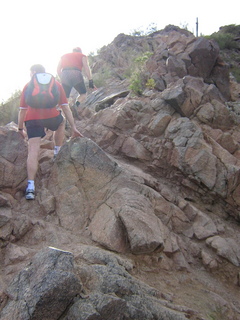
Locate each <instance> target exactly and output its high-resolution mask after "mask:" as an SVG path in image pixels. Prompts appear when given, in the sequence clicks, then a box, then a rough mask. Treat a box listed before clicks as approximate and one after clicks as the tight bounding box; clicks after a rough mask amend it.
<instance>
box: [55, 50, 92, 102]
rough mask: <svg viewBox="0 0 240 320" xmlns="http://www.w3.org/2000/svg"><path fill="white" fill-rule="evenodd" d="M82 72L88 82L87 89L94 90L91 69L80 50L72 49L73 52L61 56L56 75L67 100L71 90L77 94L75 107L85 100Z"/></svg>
mask: <svg viewBox="0 0 240 320" xmlns="http://www.w3.org/2000/svg"><path fill="white" fill-rule="evenodd" d="M82 71H84V73H85V75H86V76H87V78H88V80H89V88H91V89H94V88H95V86H94V84H93V80H92V73H91V69H90V67H89V64H88V58H87V56H85V55H84V54H83V53H82V50H81V48H79V47H77V48H74V49H73V52H71V53H67V54H65V55H63V56H62V57H61V59H60V62H59V64H58V68H57V73H58V75H59V77H60V79H61V83H62V86H63V88H64V91H65V93H66V96H67V98H69V96H70V93H71V90H72V88H75V90H76V91H77V92H78V93H79V96H78V97H77V100H76V106H77V107H79V105H80V103H81V102H83V101H84V100H85V99H86V92H87V90H86V86H85V83H84V79H83V75H82Z"/></svg>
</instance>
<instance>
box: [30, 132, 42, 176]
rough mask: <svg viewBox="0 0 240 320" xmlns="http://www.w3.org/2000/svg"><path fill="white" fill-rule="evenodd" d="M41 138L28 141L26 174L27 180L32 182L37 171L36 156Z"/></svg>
mask: <svg viewBox="0 0 240 320" xmlns="http://www.w3.org/2000/svg"><path fill="white" fill-rule="evenodd" d="M40 142H41V138H40V137H36V138H31V139H29V141H28V158H27V174H28V180H34V179H35V176H36V174H37V170H38V154H39V149H40Z"/></svg>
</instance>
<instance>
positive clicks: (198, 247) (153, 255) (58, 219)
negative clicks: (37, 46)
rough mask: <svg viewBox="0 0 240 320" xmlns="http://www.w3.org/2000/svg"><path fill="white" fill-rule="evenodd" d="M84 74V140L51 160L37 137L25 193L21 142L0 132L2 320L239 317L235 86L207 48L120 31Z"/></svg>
mask: <svg viewBox="0 0 240 320" xmlns="http://www.w3.org/2000/svg"><path fill="white" fill-rule="evenodd" d="M146 52H150V53H151V55H148V59H147V60H146V62H145V63H144V64H141V66H140V67H139V65H137V66H136V65H133V61H136V60H135V58H138V59H139V57H143V55H145V53H146ZM138 61H139V60H138ZM93 72H94V77H95V78H96V79H103V76H104V75H105V74H106V72H107V73H108V77H107V78H106V81H105V85H104V86H102V87H100V88H99V89H97V90H96V91H94V92H91V93H89V95H88V98H87V101H86V103H85V104H84V105H82V106H81V108H80V109H78V110H75V109H73V110H74V112H75V116H76V123H77V126H78V128H79V129H80V130H81V132H82V133H83V134H84V136H85V137H84V138H82V139H80V138H79V139H74V140H71V141H66V143H65V145H64V146H63V147H62V149H61V151H60V153H59V156H58V157H57V159H56V161H55V162H52V160H51V159H52V154H53V152H52V134H51V132H48V133H47V136H46V137H45V139H44V140H43V142H42V148H41V154H40V165H39V172H38V177H37V181H36V184H37V197H36V200H35V201H34V202H27V201H26V200H25V199H24V197H23V193H24V190H25V185H26V156H27V142H26V141H23V140H22V139H21V137H20V136H19V135H18V133H17V132H16V125H15V124H14V123H11V124H9V125H6V126H3V127H1V128H0V173H1V181H0V188H1V189H0V239H1V242H0V243H1V259H0V264H1V277H0V297H1V312H0V319H1V320H9V319H11V320H20V319H22V320H27V319H34V320H37V319H41V320H43V319H46V320H54V319H59V320H83V319H89V320H90V319H91V320H95V319H111V320H113V319H116V320H117V319H144V320H147V319H164V320H168V319H174V320H178V319H179V320H183V319H192V320H193V319H202V320H203V319H204V320H212V319H218V320H220V319H224V320H225V319H229V320H235V319H236V320H238V319H240V303H239V301H240V293H239V285H240V280H239V266H240V249H239V248H240V246H239V245H240V236H239V221H240V216H239V207H240V195H239V194H240V175H239V173H240V151H239V142H240V131H239V108H240V101H239V93H240V87H239V84H238V83H236V82H235V81H234V80H233V79H232V78H231V77H229V72H228V68H227V65H226V64H225V63H224V61H223V60H222V59H221V57H220V54H219V48H218V46H217V45H216V43H214V42H212V41H210V40H207V39H204V38H195V37H194V36H193V35H192V34H191V33H189V32H187V31H186V30H180V29H179V28H176V27H168V28H166V29H164V30H162V31H159V32H156V33H154V34H152V35H149V36H145V37H132V36H126V35H123V34H121V35H119V36H118V37H116V39H114V41H113V42H112V43H111V44H110V45H109V46H107V47H104V48H102V50H101V51H100V52H99V55H98V56H97V57H96V58H95V62H94V65H93ZM134 72H135V73H136V72H137V76H138V78H137V79H138V80H140V84H141V87H140V88H141V92H142V94H141V95H140V96H134V95H133V94H132V93H131V92H130V91H129V84H131V81H132V80H129V79H128V78H126V73H130V74H133V73H134ZM135 79H136V78H135ZM149 79H153V80H154V82H151V83H154V85H153V86H152V87H151V88H147V87H146V86H145V84H146V82H147V81H148V80H149ZM73 98H74V93H73ZM68 136H69V132H68V128H67V129H66V139H68Z"/></svg>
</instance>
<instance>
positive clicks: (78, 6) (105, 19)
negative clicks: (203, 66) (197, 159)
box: [0, 0, 240, 103]
mask: <svg viewBox="0 0 240 320" xmlns="http://www.w3.org/2000/svg"><path fill="white" fill-rule="evenodd" d="M0 12H1V19H0V42H1V47H0V72H1V73H0V103H2V102H4V101H6V100H7V99H9V98H10V97H11V96H12V94H13V93H15V92H16V91H17V90H22V89H23V86H24V85H25V83H27V82H28V81H29V80H30V78H29V77H30V75H29V74H30V71H29V69H30V67H31V66H32V65H33V64H36V63H40V64H42V65H44V66H45V68H46V71H47V72H50V73H52V74H53V75H56V69H57V64H58V62H59V59H60V57H61V56H62V55H63V54H65V53H68V52H71V51H72V49H73V48H74V47H77V46H79V47H81V48H82V51H83V53H84V54H86V55H89V54H90V53H97V50H99V49H101V48H102V47H103V46H105V45H108V44H110V43H111V42H112V41H113V40H114V38H115V37H117V36H118V34H120V33H125V34H132V33H133V32H134V31H137V30H140V31H145V30H147V28H148V27H149V26H150V25H154V26H155V27H156V28H157V30H162V29H164V28H165V26H167V25H169V24H172V25H175V26H179V27H181V28H187V29H188V30H189V31H190V32H192V33H193V34H194V35H196V20H197V18H198V35H210V34H212V33H214V32H217V31H218V30H219V28H220V27H221V26H225V25H229V24H236V25H239V24H240V15H239V12H240V1H239V0H228V1H227V2H224V4H223V3H222V4H221V3H220V1H216V0H212V1H209V0H208V1H207V0H202V1H195V2H194V1H193V0H191V1H190V0H181V1H179V0H178V1H176V0H171V1H161V0H148V1H140V0H121V1H112V0H111V1H110V0H101V1H99V0H91V1H87V0H85V1H83V0H67V1H61V0H41V1H39V0H7V1H1V2H0Z"/></svg>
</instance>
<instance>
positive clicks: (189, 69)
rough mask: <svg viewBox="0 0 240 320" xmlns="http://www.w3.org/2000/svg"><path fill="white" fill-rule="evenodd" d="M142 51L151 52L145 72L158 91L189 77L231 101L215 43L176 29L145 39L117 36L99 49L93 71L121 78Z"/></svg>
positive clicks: (160, 32) (222, 64) (163, 31)
mask: <svg viewBox="0 0 240 320" xmlns="http://www.w3.org/2000/svg"><path fill="white" fill-rule="evenodd" d="M145 52H150V53H152V56H151V57H150V58H149V59H148V61H147V73H148V78H152V79H154V80H155V82H156V85H155V88H156V89H158V90H159V91H163V90H164V89H166V88H167V87H168V86H169V85H170V84H171V83H172V82H176V81H177V80H178V79H182V78H184V77H185V76H188V75H189V76H193V77H200V78H202V79H203V80H204V81H206V82H208V83H213V84H215V85H216V86H217V88H218V90H219V91H220V93H221V95H223V97H224V99H226V100H230V98H231V93H230V85H229V73H228V70H227V66H226V65H225V64H224V63H223V62H222V60H221V58H220V57H219V47H218V45H217V43H216V42H214V41H211V40H207V39H206V38H203V37H200V38H197V39H196V38H195V37H194V35H193V34H192V33H190V32H188V31H186V30H180V29H179V28H176V27H173V28H166V29H165V30H162V31H158V32H155V33H153V34H151V35H149V36H147V37H132V36H127V35H125V34H120V35H118V36H117V37H116V38H115V39H114V41H113V42H112V43H111V44H110V45H108V46H106V47H104V48H102V49H101V51H100V52H99V56H98V59H97V61H96V63H95V64H94V66H93V71H94V72H95V73H96V74H97V76H98V75H100V74H101V73H104V70H105V72H106V70H109V71H110V72H112V74H113V75H114V76H115V77H116V76H117V77H119V78H120V79H123V78H124V74H126V70H128V69H130V68H131V65H132V64H133V62H134V59H136V58H138V57H139V56H141V55H143V54H144V53H145Z"/></svg>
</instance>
